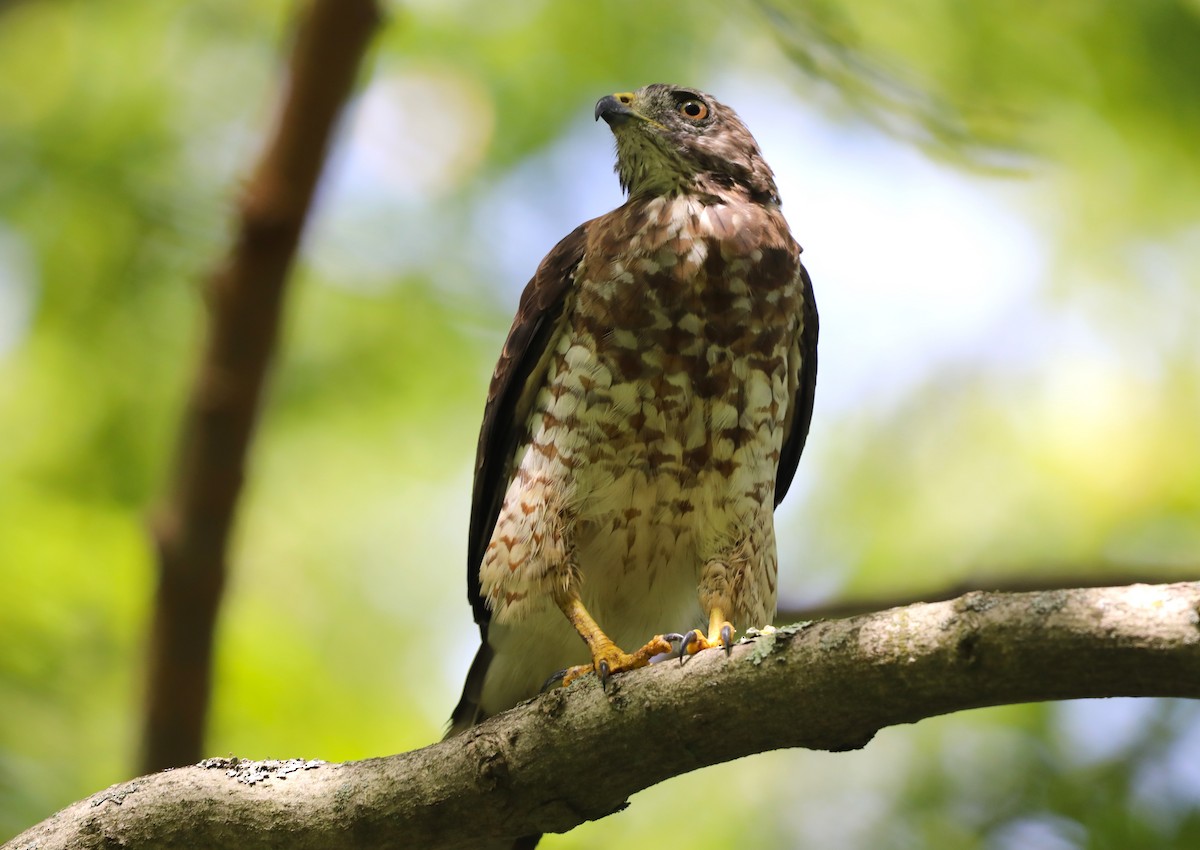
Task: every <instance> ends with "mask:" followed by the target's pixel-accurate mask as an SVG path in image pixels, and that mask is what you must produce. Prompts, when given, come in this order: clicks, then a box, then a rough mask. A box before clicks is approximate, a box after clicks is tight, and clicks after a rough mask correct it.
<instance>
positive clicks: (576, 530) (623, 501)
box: [449, 84, 817, 846]
mask: <svg viewBox="0 0 1200 850" xmlns="http://www.w3.org/2000/svg"><path fill="white" fill-rule="evenodd" d="M596 117H597V118H598V119H599V118H603V119H604V120H605V121H606V122H607V123H608V124H609V126H610V127H611V129H612V132H613V135H614V136H615V138H616V145H617V166H616V170H617V174H618V176H619V179H620V181H621V184H622V186H623V187H624V188H625V190H626V191H627V192H628V195H629V197H628V200H627V201H626V202H625V203H624V204H622V205H621V206H620V207H618V208H617V209H615V210H613V211H612V212H610V213H607V214H606V215H602V216H600V217H599V218H595V219H592V220H591V221H589V222H586V223H585V224H583V225H581V226H580V227H578V228H576V230H574V231H573V232H572V233H571V234H570V235H569V236H567V237H566V238H565V239H563V240H562V241H561V242H560V243H559V244H558V245H557V246H555V248H554V249H553V250H552V251H551V252H550V253H549V254H548V255H547V256H546V258H545V259H544V260H543V261H542V263H541V265H540V266H539V267H538V270H537V272H536V273H535V274H534V276H533V279H532V280H531V281H530V283H529V285H528V286H527V287H526V289H525V292H524V294H523V295H522V297H521V302H520V306H519V308H518V311H517V316H516V319H515V320H514V321H513V325H512V328H511V330H510V331H509V334H508V338H507V340H506V341H505V344H504V349H503V351H502V353H501V356H500V360H499V363H498V364H497V366H496V370H495V373H494V374H493V376H492V383H491V387H490V389H489V392H488V399H487V405H486V408H485V411H484V418H483V428H482V430H481V433H480V437H479V447H478V454H477V458H476V467H475V488H474V497H473V502H472V511H471V530H470V541H469V552H468V564H467V583H468V589H469V595H470V599H471V604H472V606H473V609H474V613H475V620H476V622H477V623H478V624H479V628H480V632H481V635H482V638H483V643H482V646H481V647H480V650H479V653H478V655H477V656H476V658H475V662H474V663H473V664H472V666H471V670H470V673H469V674H468V677H467V683H466V687H465V688H464V690H463V695H462V699H461V700H460V702H459V704H458V707H457V708H456V709H455V711H454V715H453V718H452V725H451V729H450V733H449V734H452V735H453V734H457V733H459V732H461V731H463V730H465V729H467V728H469V727H470V726H472V725H473V724H475V723H478V722H481V721H482V720H483V719H485V718H487V717H488V716H491V715H493V714H496V713H497V712H500V711H503V710H505V709H507V708H510V707H511V706H513V705H515V704H516V703H517V702H520V701H521V700H524V699H528V698H529V697H532V696H534V695H536V694H537V693H538V691H539V689H540V688H541V687H542V686H543V684H544V683H545V682H546V681H547V679H548V678H549V677H551V676H553V675H554V674H555V673H556V672H558V671H564V670H565V671H566V672H565V676H564V679H565V680H566V681H570V680H571V679H573V678H575V677H577V676H580V675H584V674H586V673H588V672H591V671H593V670H594V671H595V672H597V673H599V674H600V675H601V678H605V677H607V676H610V675H613V674H616V673H619V672H621V671H624V670H628V669H632V668H635V667H639V666H643V665H645V664H647V663H649V662H650V661H651V659H652V658H654V657H655V656H656V655H661V654H679V653H692V652H697V651H700V650H702V649H705V648H708V647H714V646H725V647H728V646H729V645H730V643H731V641H732V636H733V632H734V631H735V630H744V629H746V628H748V627H751V626H762V625H765V624H767V623H769V622H770V621H771V619H772V616H773V615H774V611H775V602H776V587H777V584H776V570H777V558H776V549H775V531H774V518H773V511H774V508H775V506H776V504H778V502H779V501H780V500H781V499H782V498H783V496H784V494H785V493H786V491H787V488H788V485H789V484H790V482H791V480H792V477H793V474H794V472H795V468H796V464H797V462H798V460H799V457H800V453H801V451H802V450H803V447H804V442H805V438H806V436H807V433H808V427H809V422H810V419H811V416H812V405H813V392H814V388H815V385H816V366H817V311H816V304H815V302H814V300H813V293H812V286H811V284H810V282H809V278H808V275H807V273H806V272H805V270H804V267H803V266H802V265H801V263H800V250H801V249H800V246H799V245H798V244H797V243H796V241H795V240H794V239H793V238H792V236H791V233H790V232H789V230H788V227H787V223H786V222H785V220H784V218H783V216H782V214H781V212H780V208H779V195H778V192H777V190H776V187H775V180H774V177H773V175H772V173H771V169H770V168H769V167H768V166H767V164H766V162H765V161H764V160H763V157H762V154H761V152H760V151H759V148H758V145H757V143H756V142H755V141H754V138H753V137H752V136H751V135H750V132H749V131H748V130H747V129H746V127H745V126H744V125H743V124H742V122H741V120H740V119H739V118H738V116H737V115H736V114H735V113H734V112H733V110H732V109H730V108H729V107H727V106H725V105H724V104H722V103H720V102H718V101H717V100H715V99H714V98H712V97H711V96H709V95H707V94H705V93H703V92H700V91H696V90H695V89H688V88H681V87H678V86H669V85H662V84H656V85H650V86H646V87H645V88H642V89H639V90H638V91H636V92H622V93H618V94H614V95H610V96H607V97H604V98H601V100H600V101H599V102H598V103H597V105H596ZM664 629H670V630H674V629H678V630H679V631H680V632H682V634H678V633H671V632H668V634H666V635H664V634H663V631H664ZM622 647H624V648H628V649H630V650H631V651H626V650H625V649H622ZM526 846H532V845H529V844H527V845H526Z"/></svg>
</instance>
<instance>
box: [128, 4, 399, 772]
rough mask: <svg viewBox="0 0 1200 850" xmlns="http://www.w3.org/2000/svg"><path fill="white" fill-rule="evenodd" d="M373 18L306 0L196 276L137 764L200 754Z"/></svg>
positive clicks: (161, 529) (161, 522) (161, 525)
mask: <svg viewBox="0 0 1200 850" xmlns="http://www.w3.org/2000/svg"><path fill="white" fill-rule="evenodd" d="M378 20H379V13H378V10H377V8H376V5H375V3H374V0H314V2H312V3H311V4H310V6H309V8H308V9H307V13H306V14H305V15H304V17H303V19H302V21H301V24H300V27H299V30H298V32H297V35H296V41H295V45H294V48H293V51H292V55H291V60H290V64H289V67H288V75H287V81H286V83H287V84H286V85H285V87H284V96H283V99H282V104H281V109H280V113H279V118H278V121H277V124H276V127H275V131H274V133H273V135H272V137H271V139H270V140H269V141H268V143H267V146H266V149H265V151H264V152H263V154H262V158H261V159H260V161H259V163H258V165H257V167H256V168H255V170H254V173H253V176H252V177H251V179H250V181H249V182H248V184H247V185H246V188H245V190H244V192H243V195H242V199H241V204H240V216H239V223H238V230H237V237H236V241H235V244H234V246H233V249H232V252H231V254H230V256H229V257H228V258H227V259H226V261H225V263H224V264H223V265H222V267H221V268H219V269H218V270H217V271H216V272H215V273H214V274H213V276H212V278H211V279H210V280H209V282H208V287H207V295H208V296H209V308H210V317H209V319H210V320H209V326H208V336H207V339H206V341H205V345H204V353H203V355H202V359H201V362H200V365H199V368H198V371H197V373H196V377H195V382H194V384H193V386H192V389H191V394H190V397H189V399H188V403H187V408H186V410H185V412H184V416H183V423H182V427H181V434H180V440H179V446H178V449H177V454H176V458H175V465H174V473H173V476H172V480H171V483H170V485H169V491H168V494H167V496H166V499H165V501H164V504H163V505H162V506H161V508H160V509H159V510H158V511H157V513H156V515H155V517H154V520H153V522H152V523H151V526H152V528H151V530H152V533H153V536H154V542H155V544H156V548H157V551H158V566H159V574H158V588H157V592H156V595H155V603H154V621H153V625H152V627H151V632H150V639H149V660H148V669H147V687H146V705H145V719H144V724H143V732H142V755H141V766H142V769H143V770H147V771H149V770H159V769H161V768H164V767H171V766H174V765H179V764H186V763H188V762H194V761H196V760H197V759H198V758H199V757H200V753H201V745H202V741H203V734H204V725H205V717H206V715H207V710H208V699H209V687H210V678H211V666H212V646H213V629H214V626H215V623H216V618H217V610H218V607H219V605H220V599H221V592H222V588H223V586H224V583H225V571H226V564H225V562H226V548H227V545H228V541H229V534H230V530H231V527H232V525H233V518H234V515H235V512H236V509H237V502H238V496H239V494H240V492H241V486H242V480H243V477H244V474H245V465H246V456H247V452H248V450H249V445H250V439H251V436H252V434H253V432H254V426H255V423H256V422H257V419H258V411H259V407H260V404H261V398H262V393H263V385H264V383H265V380H266V375H267V371H268V369H269V367H270V364H271V360H272V357H273V354H274V351H275V346H276V337H277V336H278V329H279V317H280V312H281V309H282V305H283V294H284V285H285V283H286V281H287V277H288V272H289V270H290V269H291V265H292V260H293V259H294V257H295V254H296V247H297V245H298V244H299V241H300V234H301V231H302V230H303V227H304V221H305V219H306V217H307V215H308V208H309V204H310V202H311V200H312V195H313V191H314V189H315V188H316V184H317V179H318V177H319V176H320V173H321V166H322V163H323V162H324V159H325V151H326V149H327V148H328V146H329V140H330V138H331V136H332V134H333V129H334V126H335V125H336V123H337V117H338V115H339V113H340V112H341V109H342V106H343V104H344V103H345V101H346V98H347V97H348V96H349V94H350V91H351V88H352V86H353V83H354V79H355V77H356V76H357V74H358V68H359V65H360V64H361V61H362V57H363V54H364V52H365V50H366V46H367V43H368V41H369V39H370V36H371V33H372V32H373V31H374V29H375V26H376V24H377V23H378Z"/></svg>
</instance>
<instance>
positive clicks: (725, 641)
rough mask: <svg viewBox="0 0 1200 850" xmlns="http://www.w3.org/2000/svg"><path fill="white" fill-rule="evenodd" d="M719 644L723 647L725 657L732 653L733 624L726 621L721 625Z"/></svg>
mask: <svg viewBox="0 0 1200 850" xmlns="http://www.w3.org/2000/svg"><path fill="white" fill-rule="evenodd" d="M721 646H723V647H725V657H726V658H728V657H729V656H730V655H732V654H733V626H731V625H729V623H726V624H725V625H723V626H721Z"/></svg>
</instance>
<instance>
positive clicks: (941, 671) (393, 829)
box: [5, 582, 1200, 850]
mask: <svg viewBox="0 0 1200 850" xmlns="http://www.w3.org/2000/svg"><path fill="white" fill-rule="evenodd" d="M1111 696H1162V697H1190V698H1193V699H1195V698H1200V582H1185V583H1177V584H1168V585H1131V586H1128V587H1112V588H1088V589H1075V590H1053V591H1043V592H1037V593H1020V594H1002V593H983V592H976V593H969V594H967V595H965V596H962V597H960V598H958V599H955V600H951V601H946V602H937V603H932V604H920V605H911V606H908V607H904V608H896V609H892V610H889V611H884V612H880V613H876V614H869V615H865V616H859V617H853V618H851V619H847V620H831V621H824V622H817V623H810V624H803V625H798V626H793V627H788V628H784V629H780V630H778V631H776V632H774V633H771V634H767V635H762V636H759V637H757V638H755V639H753V640H748V641H745V642H743V643H740V644H739V645H738V646H737V647H735V649H734V652H733V655H732V657H731V658H728V659H726V658H725V656H724V654H723V653H721V652H719V651H711V650H710V651H707V652H704V653H701V654H700V655H697V656H695V657H693V658H692V659H691V660H689V661H688V662H687V663H686V664H684V665H680V664H678V663H675V662H667V663H663V664H658V665H654V666H652V667H650V668H647V669H644V670H639V671H635V672H632V673H627V674H623V675H620V676H617V677H614V679H613V681H611V682H610V684H609V688H608V690H607V692H605V691H603V690H601V688H600V686H599V684H598V683H597V681H596V680H595V678H594V677H586V678H584V679H582V680H580V681H578V682H577V683H575V684H573V685H572V686H571V687H570V688H567V689H563V690H558V691H552V692H550V693H547V694H544V695H542V696H541V697H539V698H538V699H536V700H533V701H531V702H528V703H524V704H522V705H520V706H518V707H517V708H515V709H513V710H512V711H509V712H506V713H504V714H502V715H499V716H498V717H495V718H493V719H492V720H490V721H488V722H486V723H484V724H482V725H480V726H477V727H475V728H474V729H472V730H470V731H469V732H467V733H465V734H464V735H461V736H459V737H457V738H453V739H451V740H448V741H443V742H440V743H437V744H434V745H432V746H429V747H426V748H424V749H421V750H416V751H414V752H410V753H404V754H401V755H397V756H391V757H388V758H378V759H368V760H366V761H361V762H351V763H345V764H326V763H324V762H304V761H300V760H296V761H291V762H240V761H237V760H236V759H212V760H209V761H206V762H202V763H201V764H199V765H196V766H193V767H187V768H182V769H178V770H171V771H167V772H163V773H159V774H156V775H152V776H146V777H142V778H140V779H135V780H133V781H131V782H126V783H122V784H120V785H114V786H113V787H111V788H109V789H108V790H106V791H103V792H101V793H99V794H96V795H94V796H92V797H90V798H88V799H86V800H83V801H81V802H79V803H76V804H74V805H72V806H70V807H68V808H66V809H64V810H63V811H62V812H59V813H58V814H57V815H54V816H53V817H51V818H50V819H48V820H46V821H44V822H43V823H41V824H38V825H37V826H35V827H33V828H32V829H30V830H28V831H27V832H25V833H23V834H22V835H20V836H18V837H17V838H15V839H13V841H12V842H10V843H9V844H8V845H5V846H6V848H12V849H13V850H15V849H16V848H33V847H37V848H46V850H49V848H68V847H69V848H102V847H105V848H107V847H114V846H137V847H139V848H144V850H150V848H160V847H161V848H166V847H177V846H193V847H205V848H225V847H229V848H234V847H236V848H240V850H245V848H292V849H293V850H305V848H340V847H356V848H374V847H379V848H384V847H427V848H453V847H472V846H478V845H479V844H480V843H481V842H483V841H485V840H487V839H494V838H497V837H503V836H517V835H525V834H529V833H536V832H562V831H566V830H569V829H571V828H572V827H574V826H576V825H578V824H580V823H582V822H584V821H586V820H591V819H595V818H600V817H604V816H605V815H607V814H610V813H612V812H615V811H618V810H620V809H622V808H624V806H625V805H626V804H627V800H628V798H629V796H630V795H631V794H634V793H636V792H637V791H640V790H642V789H643V788H646V787H648V786H651V785H654V784H656V783H658V782H661V781H662V780H664V779H667V778H669V777H671V776H677V775H679V774H682V773H686V772H688V771H691V770H695V769H696V768H699V767H704V766H706V765H710V764H715V763H717V762H723V761H729V760H731V759H735V758H739V757H741V756H746V755H750V754H752V753H757V752H763V751H766V750H773V749H782V748H785V747H807V748H810V749H823V750H848V749H856V748H859V747H862V746H864V745H865V744H866V743H867V742H868V741H870V740H871V738H872V736H873V735H874V734H875V733H876V732H877V731H878V730H879V729H882V728H883V727H885V726H891V725H895V724H899V723H913V722H916V721H917V720H920V719H922V718H925V717H932V716H935V715H940V714H947V713H950V712H954V711H961V710H964V709H969V708H977V707H981V706H989V705H1000V704H1008V703H1020V702H1031V701H1043V700H1058V699H1078V698H1083V697H1111ZM584 778H586V781H585V780H584Z"/></svg>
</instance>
